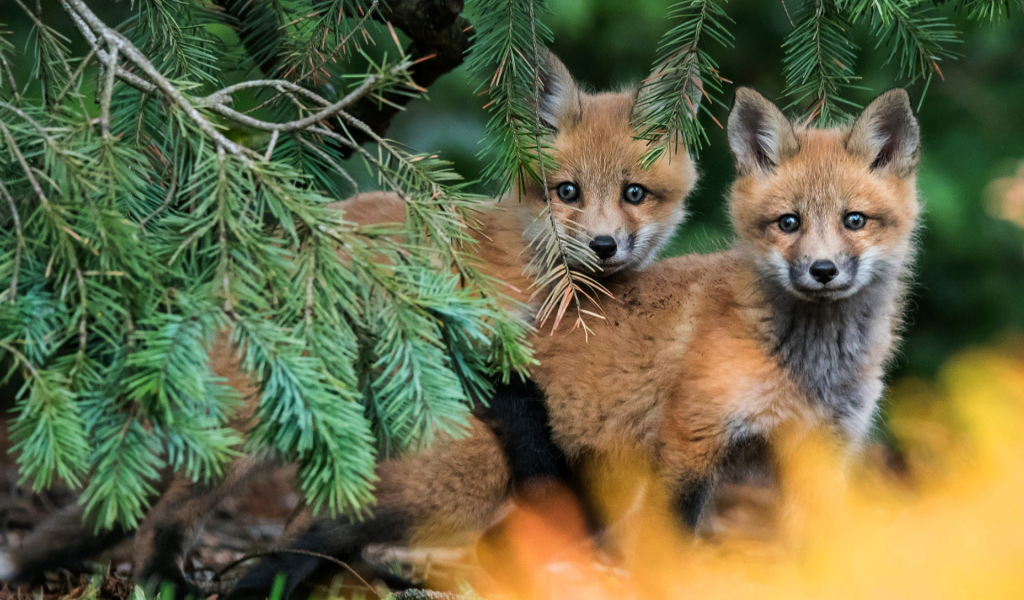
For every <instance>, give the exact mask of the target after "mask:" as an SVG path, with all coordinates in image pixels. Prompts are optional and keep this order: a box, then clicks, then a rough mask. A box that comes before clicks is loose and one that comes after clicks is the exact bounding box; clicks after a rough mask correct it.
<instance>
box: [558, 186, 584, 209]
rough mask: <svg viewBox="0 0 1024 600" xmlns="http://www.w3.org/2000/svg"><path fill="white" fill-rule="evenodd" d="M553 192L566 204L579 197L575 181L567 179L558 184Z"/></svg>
mask: <svg viewBox="0 0 1024 600" xmlns="http://www.w3.org/2000/svg"><path fill="white" fill-rule="evenodd" d="M555 193H557V194H558V199H559V200H561V201H562V202H565V203H566V204H574V203H575V202H576V201H577V200H579V199H580V188H578V187H576V184H575V183H570V182H568V181H566V182H564V183H560V184H558V188H557V189H556V190H555Z"/></svg>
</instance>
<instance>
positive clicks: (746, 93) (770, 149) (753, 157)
mask: <svg viewBox="0 0 1024 600" xmlns="http://www.w3.org/2000/svg"><path fill="white" fill-rule="evenodd" d="M728 133H729V149H730V150H732V155H733V157H734V158H735V159H736V170H737V171H738V172H739V173H740V174H741V175H745V174H747V173H753V172H755V171H772V170H774V169H775V168H776V167H778V166H779V165H781V164H782V162H783V161H785V160H786V159H787V158H789V157H791V156H793V155H794V154H796V153H797V152H798V151H799V150H800V143H799V142H798V141H797V139H796V134H795V133H794V132H793V124H792V123H790V122H789V120H788V119H787V118H786V116H785V115H783V114H782V111H781V110H779V107H777V106H775V105H774V104H772V103H771V101H769V100H768V99H767V98H765V97H764V96H762V95H761V94H758V93H757V92H755V91H754V90H752V89H750V88H739V89H737V90H736V100H735V101H734V102H733V105H732V112H730V113H729V126H728Z"/></svg>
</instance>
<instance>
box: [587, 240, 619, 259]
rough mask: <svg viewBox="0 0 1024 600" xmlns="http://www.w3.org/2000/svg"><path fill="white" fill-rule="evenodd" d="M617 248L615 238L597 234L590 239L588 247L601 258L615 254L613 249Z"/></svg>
mask: <svg viewBox="0 0 1024 600" xmlns="http://www.w3.org/2000/svg"><path fill="white" fill-rule="evenodd" d="M618 248H619V245H618V244H616V243H615V238H613V237H612V236H610V235H599V236H597V237H596V238H594V239H593V240H591V241H590V249H591V250H593V251H594V254H596V255H597V257H598V258H600V259H601V260H604V259H606V258H611V257H613V256H615V251H616V250H618Z"/></svg>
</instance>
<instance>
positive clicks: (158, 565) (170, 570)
mask: <svg viewBox="0 0 1024 600" xmlns="http://www.w3.org/2000/svg"><path fill="white" fill-rule="evenodd" d="M185 539H186V538H185V532H184V530H183V529H182V526H181V525H180V524H174V525H169V526H166V527H160V528H159V529H157V530H156V533H155V535H154V537H153V554H152V555H151V556H150V557H149V560H147V561H146V564H145V565H143V566H142V571H141V573H139V579H140V580H141V581H142V582H144V583H145V584H146V585H147V586H150V587H154V588H155V589H159V586H160V585H161V584H165V583H169V584H171V585H172V586H174V589H175V598H181V599H184V598H185V597H186V596H191V597H193V598H201V597H202V592H201V591H200V590H199V589H198V588H197V587H195V586H193V585H192V584H191V583H190V582H189V581H188V579H186V577H185V573H184V572H183V571H182V570H181V565H180V564H179V561H180V560H182V558H183V556H182V555H183V554H184V552H185Z"/></svg>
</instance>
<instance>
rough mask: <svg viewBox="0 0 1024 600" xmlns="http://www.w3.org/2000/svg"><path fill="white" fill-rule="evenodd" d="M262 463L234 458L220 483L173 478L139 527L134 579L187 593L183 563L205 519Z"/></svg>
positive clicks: (135, 550) (134, 547)
mask: <svg viewBox="0 0 1024 600" xmlns="http://www.w3.org/2000/svg"><path fill="white" fill-rule="evenodd" d="M264 463H265V461H264V460H262V459H258V458H254V457H251V456H243V457H239V458H236V459H235V460H234V461H232V462H231V464H230V465H229V466H228V469H227V473H225V475H224V477H223V478H221V479H220V480H218V481H216V482H213V483H210V484H202V483H195V482H192V481H190V480H189V479H187V478H185V477H182V476H176V477H175V479H174V481H173V483H171V485H170V487H169V488H168V490H167V492H166V493H164V495H163V496H162V497H161V498H160V500H159V501H158V502H157V503H156V504H155V505H154V506H153V508H152V509H151V510H150V511H149V514H148V515H146V518H145V520H144V521H143V522H142V524H141V525H140V526H139V529H138V531H137V532H136V534H135V540H134V542H133V547H132V549H133V556H134V557H135V567H136V573H137V575H136V578H137V579H138V580H139V581H140V582H145V583H159V582H168V583H171V584H173V585H175V586H177V587H178V589H179V590H183V591H191V590H190V586H189V584H188V582H187V580H186V579H185V573H184V570H183V560H184V556H185V554H187V553H188V551H189V550H190V549H191V548H192V546H193V545H194V543H195V541H196V539H197V538H198V537H199V535H200V534H201V533H202V530H203V526H204V525H205V523H206V519H207V517H209V515H210V513H211V512H212V511H213V509H214V508H215V507H216V506H217V504H219V503H220V502H221V501H222V500H223V499H224V498H225V497H226V496H227V495H228V494H230V493H232V492H234V491H235V490H236V489H238V488H239V487H240V486H242V485H244V484H245V483H247V482H248V481H249V479H250V476H251V475H252V474H253V473H254V471H255V470H256V468H257V467H259V466H260V465H263V464H264Z"/></svg>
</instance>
